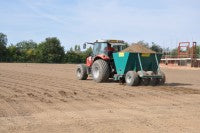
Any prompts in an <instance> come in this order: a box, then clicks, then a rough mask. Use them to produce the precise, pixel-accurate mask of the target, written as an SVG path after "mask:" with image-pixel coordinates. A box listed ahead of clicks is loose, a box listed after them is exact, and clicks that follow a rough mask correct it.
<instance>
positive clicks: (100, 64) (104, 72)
mask: <svg viewBox="0 0 200 133" xmlns="http://www.w3.org/2000/svg"><path fill="white" fill-rule="evenodd" d="M92 76H93V80H94V81H95V82H97V83H100V82H106V81H107V80H108V79H109V76H110V67H109V65H108V63H107V62H106V61H104V60H101V59H99V60H96V61H95V62H94V63H93V65H92Z"/></svg>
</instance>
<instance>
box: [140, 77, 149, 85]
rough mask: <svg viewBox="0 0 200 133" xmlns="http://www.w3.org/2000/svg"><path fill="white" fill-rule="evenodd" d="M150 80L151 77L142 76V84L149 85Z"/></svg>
mask: <svg viewBox="0 0 200 133" xmlns="http://www.w3.org/2000/svg"><path fill="white" fill-rule="evenodd" d="M149 81H150V79H149V78H141V79H140V83H141V85H145V86H147V85H149Z"/></svg>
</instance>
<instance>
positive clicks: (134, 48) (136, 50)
mask: <svg viewBox="0 0 200 133" xmlns="http://www.w3.org/2000/svg"><path fill="white" fill-rule="evenodd" d="M121 52H132V53H156V52H155V51H153V50H151V49H149V48H147V47H145V46H143V45H140V44H132V45H131V46H129V47H128V48H126V49H124V50H122V51H121Z"/></svg>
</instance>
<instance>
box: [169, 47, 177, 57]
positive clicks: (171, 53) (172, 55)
mask: <svg viewBox="0 0 200 133" xmlns="http://www.w3.org/2000/svg"><path fill="white" fill-rule="evenodd" d="M170 56H171V57H177V56H178V49H177V48H175V49H172V50H171V52H170Z"/></svg>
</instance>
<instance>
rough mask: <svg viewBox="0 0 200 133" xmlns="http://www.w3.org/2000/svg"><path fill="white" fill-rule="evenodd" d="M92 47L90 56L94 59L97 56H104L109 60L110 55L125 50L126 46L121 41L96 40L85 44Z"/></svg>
mask: <svg viewBox="0 0 200 133" xmlns="http://www.w3.org/2000/svg"><path fill="white" fill-rule="evenodd" d="M86 44H92V45H93V52H92V56H93V57H96V56H99V55H104V56H107V57H109V58H111V56H112V53H115V52H119V51H121V50H123V49H125V48H127V46H128V45H127V44H126V43H125V42H124V41H122V40H96V42H94V43H85V44H84V48H85V47H86Z"/></svg>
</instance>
